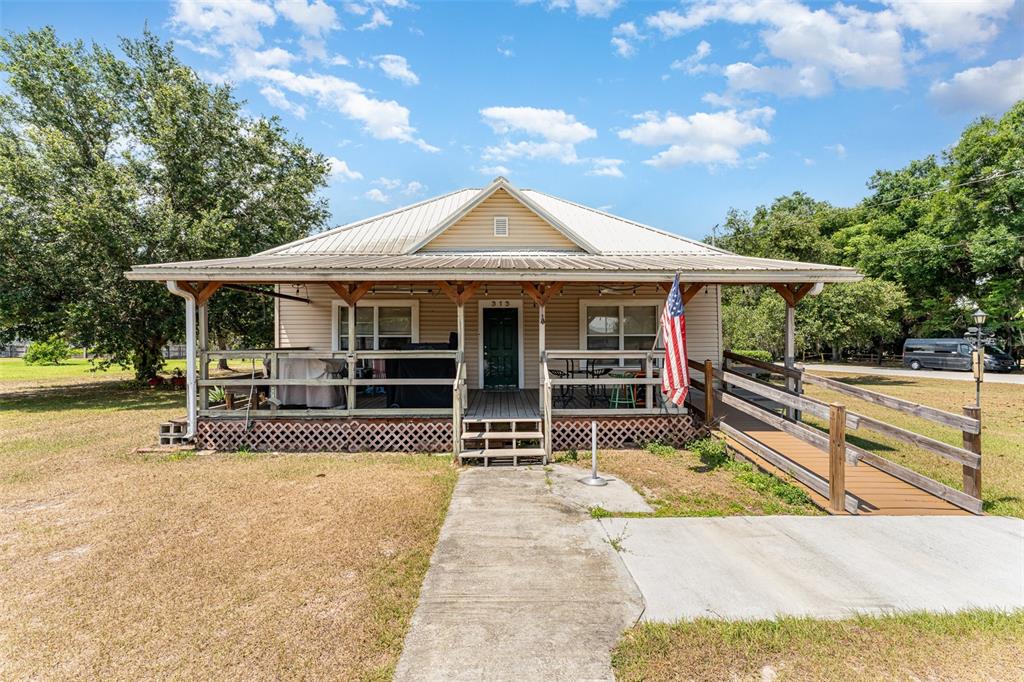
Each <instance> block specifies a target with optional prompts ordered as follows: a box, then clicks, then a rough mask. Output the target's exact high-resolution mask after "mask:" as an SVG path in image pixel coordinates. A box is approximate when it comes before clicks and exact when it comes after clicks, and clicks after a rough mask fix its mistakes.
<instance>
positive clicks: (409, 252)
mask: <svg viewBox="0 0 1024 682" xmlns="http://www.w3.org/2000/svg"><path fill="white" fill-rule="evenodd" d="M677 273H678V274H679V276H680V280H681V282H682V283H683V284H682V291H683V298H684V302H685V306H686V324H687V338H688V351H689V357H690V359H691V364H692V366H693V367H694V371H695V372H697V371H698V370H701V369H702V368H704V367H705V361H710V365H711V366H715V367H717V366H719V365H720V363H721V359H722V324H721V314H720V298H721V287H722V286H728V285H739V284H754V283H757V284H765V285H770V286H772V287H774V288H775V289H776V290H778V291H779V293H780V295H782V296H783V297H784V298H785V299H786V302H787V304H788V306H789V307H788V311H789V314H788V315H787V357H786V361H787V364H789V365H792V363H793V355H794V346H793V338H794V335H793V320H794V315H793V311H794V306H795V305H796V304H797V302H798V301H799V300H800V299H801V298H802V297H803V296H804V295H806V294H808V293H809V292H811V291H812V289H814V288H815V286H816V285H820V284H823V283H828V282H850V281H855V280H857V279H859V278H860V275H859V274H858V273H857V272H856V271H854V270H852V269H849V268H843V267H836V266H832V265H822V264H817V263H802V262H793V261H783V260H770V259H761V258H749V257H745V256H738V255H735V254H732V253H729V252H727V251H724V250H722V249H719V248H715V247H713V246H709V245H707V244H703V243H700V242H696V241H693V240H691V239H686V238H684V237H681V236H679V235H675V234H672V233H669V232H665V231H663V230H659V229H656V228H653V227H649V226H647V225H643V224H640V223H637V222H635V221H632V220H628V219H626V218H621V217H618V216H614V215H611V214H609V213H606V212H604V211H599V210H597V209H593V208H589V207H587V206H582V205H580V204H577V203H574V202H571V201H567V200H565V199H560V198H558V197H554V196H551V195H549V194H545V193H544V192H540V191H536V190H530V189H519V188H517V187H515V186H514V185H513V184H512V183H510V182H509V181H508V180H506V179H505V178H502V177H498V178H495V179H494V181H493V182H491V183H490V184H489V185H487V186H486V187H484V188H482V189H480V188H475V189H461V190H457V191H454V192H450V193H448V194H444V195H442V196H438V197H434V198H432V199H427V200H425V201H421V202H419V203H417V204H413V205H411V206H405V207H403V208H399V209H396V210H393V211H390V212H387V213H384V214H381V215H377V216H373V217H371V218H367V219H365V220H360V221H357V222H354V223H351V224H348V225H344V226H341V227H338V228H335V229H332V230H328V231H325V232H322V233H320V234H316V235H312V236H310V237H307V238H305V239H301V240H299V241H296V242H292V243H290V244H285V245H282V246H279V247H277V248H273V249H270V250H268V251H265V252H263V253H258V254H255V255H251V256H241V257H238V258H226V259H219V260H207V261H191V262H178V263H163V264H155V265H140V266H137V267H135V268H133V269H132V270H131V271H130V272H128V273H127V277H128V278H129V279H133V280H155V281H163V282H166V283H167V286H168V288H169V289H170V290H171V292H173V293H175V294H177V295H179V296H182V297H183V298H185V299H186V309H187V313H186V322H187V337H188V338H187V345H188V351H189V352H188V358H189V364H190V367H196V362H197V360H198V365H197V370H196V371H195V372H190V373H189V376H190V377H191V378H192V379H193V382H192V384H190V393H189V417H188V421H187V431H186V432H185V433H184V435H185V436H186V437H188V438H195V440H196V441H197V443H198V444H199V445H201V446H202V447H217V448H234V447H238V446H239V445H241V444H248V445H249V446H251V447H254V448H277V449H297V450H319V449H327V450H339V449H341V450H435V451H438V450H449V449H454V450H455V452H456V453H458V454H459V455H460V457H461V458H462V459H463V460H469V459H473V458H476V459H480V460H482V461H483V462H484V463H488V462H490V461H491V460H494V459H498V458H511V459H513V461H518V460H520V459H527V458H533V457H536V458H539V459H540V460H541V461H546V458H547V456H548V455H550V453H551V451H552V450H559V449H565V448H569V447H587V446H588V445H589V442H590V423H591V421H594V420H596V421H598V423H599V429H598V433H599V439H600V442H601V445H602V446H604V447H617V446H623V445H626V444H629V443H639V442H645V441H651V440H660V441H663V442H682V441H685V440H688V439H690V438H691V437H693V436H694V435H696V434H699V433H700V432H701V430H702V428H703V425H702V421H701V418H700V415H701V410H700V409H699V408H700V403H699V401H697V402H694V403H692V405H690V406H687V407H684V408H676V407H675V406H673V405H671V404H669V405H666V404H665V403H664V401H663V400H662V396H661V392H660V390H659V387H660V378H659V375H658V372H659V367H660V365H661V363H662V360H663V352H662V351H660V350H658V345H659V344H658V343H657V341H658V335H659V326H658V325H659V318H660V313H661V306H662V305H663V303H664V300H665V296H666V291H667V290H668V288H669V287H670V285H671V282H672V280H673V277H674V276H675V275H676V274H677ZM257 284H258V285H268V284H269V285H274V290H273V292H272V295H273V296H274V297H275V318H276V327H275V329H276V331H275V344H274V348H271V349H251V350H233V351H214V350H211V349H210V348H209V347H208V344H207V336H206V310H207V306H209V305H216V302H217V299H216V297H215V293H216V292H217V291H218V290H219V289H220V288H222V287H232V288H241V289H249V290H250V291H253V293H259V292H260V291H263V292H265V293H271V292H269V291H268V290H266V289H263V290H257V289H253V288H252V285H257ZM817 289H818V290H820V286H818V287H817ZM224 357H227V358H232V359H235V360H242V361H243V362H244V364H245V366H246V367H247V368H251V370H252V371H251V373H250V374H251V376H249V377H244V378H234V379H228V380H225V379H219V380H212V379H210V378H209V376H208V372H207V367H208V364H209V363H210V362H212V361H214V360H216V359H219V358H224ZM236 364H237V363H236ZM214 387H223V388H226V389H227V390H228V391H229V392H230V393H232V394H235V395H236V396H237V398H238V399H237V400H229V401H228V403H227V404H224V405H211V404H210V401H209V391H210V390H211V389H212V388H214Z"/></svg>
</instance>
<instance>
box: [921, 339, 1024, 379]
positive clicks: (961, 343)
mask: <svg viewBox="0 0 1024 682" xmlns="http://www.w3.org/2000/svg"><path fill="white" fill-rule="evenodd" d="M973 351H974V346H973V344H971V343H970V342H968V341H966V340H964V339H907V340H906V341H905V342H904V343H903V366H904V367H909V368H910V369H953V370H960V371H964V372H969V371H971V369H972V361H973V359H972V356H971V354H972V352H973ZM1016 366H1017V363H1016V362H1015V361H1014V360H1013V358H1012V357H1010V356H1009V355H1008V354H1007V353H1006V352H1005V351H1003V350H1001V349H999V348H997V347H996V346H989V345H986V346H985V369H986V370H987V371H990V372H1010V371H1013V369H1014V368H1015V367H1016Z"/></svg>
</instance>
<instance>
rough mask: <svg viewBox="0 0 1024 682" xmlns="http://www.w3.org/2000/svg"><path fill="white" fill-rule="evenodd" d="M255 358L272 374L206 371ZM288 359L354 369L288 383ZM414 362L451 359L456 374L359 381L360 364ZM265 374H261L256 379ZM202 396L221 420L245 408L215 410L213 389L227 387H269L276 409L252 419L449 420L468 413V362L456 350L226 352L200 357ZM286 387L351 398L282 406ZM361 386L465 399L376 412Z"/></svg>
mask: <svg viewBox="0 0 1024 682" xmlns="http://www.w3.org/2000/svg"><path fill="white" fill-rule="evenodd" d="M221 358H223V359H231V360H251V361H253V363H255V362H257V361H258V362H260V363H261V364H262V363H263V362H264V361H269V363H268V364H269V376H268V377H264V376H263V367H254V369H253V376H251V377H247V378H230V379H227V378H216V379H211V378H209V375H208V372H207V371H206V368H207V367H208V365H209V363H210V362H211V361H213V360H218V359H221ZM282 359H305V360H343V361H345V364H346V366H347V369H348V372H347V373H348V376H346V377H338V378H333V377H332V378H318V379H282V378H281V376H280V361H281V360H282ZM396 359H401V360H410V359H433V360H437V359H450V360H452V361H454V362H455V366H456V376H455V379H454V380H453V379H452V378H451V377H412V378H393V377H385V378H369V379H365V378H364V379H360V378H356V377H355V368H356V364H357V363H358V362H359V361H360V360H396ZM257 370H258V371H259V376H255V375H256V373H257ZM198 386H199V392H200V409H199V416H203V417H218V416H221V417H223V416H230V415H232V414H233V413H234V412H239V410H231V409H230V408H229V407H228V406H227V405H224V406H217V407H210V406H209V391H210V390H211V389H213V388H216V387H223V388H229V389H230V388H245V389H249V393H250V394H252V392H253V391H254V390H255V389H256V388H257V387H263V386H266V387H267V388H268V389H269V392H270V395H269V396H268V398H269V399H270V400H269V403H270V404H271V407H270V408H269V409H268V408H263V407H260V406H256V407H255V408H253V407H252V406H251V405H249V406H247V407H246V409H245V410H244V414H246V415H248V416H250V417H381V416H384V417H429V416H439V417H447V416H449V415H454V414H455V410H456V408H457V409H458V410H460V416H461V413H462V412H464V410H465V402H466V400H465V397H466V393H465V390H466V389H465V363H464V361H463V358H462V356H461V353H460V352H459V351H456V350H357V351H351V352H349V351H334V352H328V351H315V350H261V349H253V350H226V351H207V352H203V353H201V354H200V379H199V381H198ZM281 386H341V387H344V388H346V394H347V395H346V400H345V407H344V408H336V407H335V408H306V409H289V408H280V407H278V406H277V400H278V388H279V387H281ZM359 386H451V387H452V388H453V392H457V393H458V394H459V399H458V401H456V400H455V399H454V393H453V406H452V407H451V408H447V407H421V408H381V407H375V408H371V409H366V408H359V407H358V406H357V401H358V395H357V393H356V388H357V387H359Z"/></svg>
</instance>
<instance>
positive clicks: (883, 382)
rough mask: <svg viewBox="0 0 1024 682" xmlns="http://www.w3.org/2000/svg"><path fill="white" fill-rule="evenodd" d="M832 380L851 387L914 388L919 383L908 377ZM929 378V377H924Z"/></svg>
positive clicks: (836, 378)
mask: <svg viewBox="0 0 1024 682" xmlns="http://www.w3.org/2000/svg"><path fill="white" fill-rule="evenodd" d="M831 378H832V379H834V380H836V381H839V382H841V383H844V384H849V385H851V386H880V387H885V386H913V385H915V384H916V383H917V382H916V381H915V380H913V379H910V378H908V377H884V376H875V375H871V374H863V375H860V376H855V377H842V378H840V377H831ZM922 378H927V377H922Z"/></svg>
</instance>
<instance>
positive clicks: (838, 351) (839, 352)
mask: <svg viewBox="0 0 1024 682" xmlns="http://www.w3.org/2000/svg"><path fill="white" fill-rule="evenodd" d="M842 359H843V349H842V348H841V347H840V346H839V344H838V343H836V344H832V362H841V361H842Z"/></svg>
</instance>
